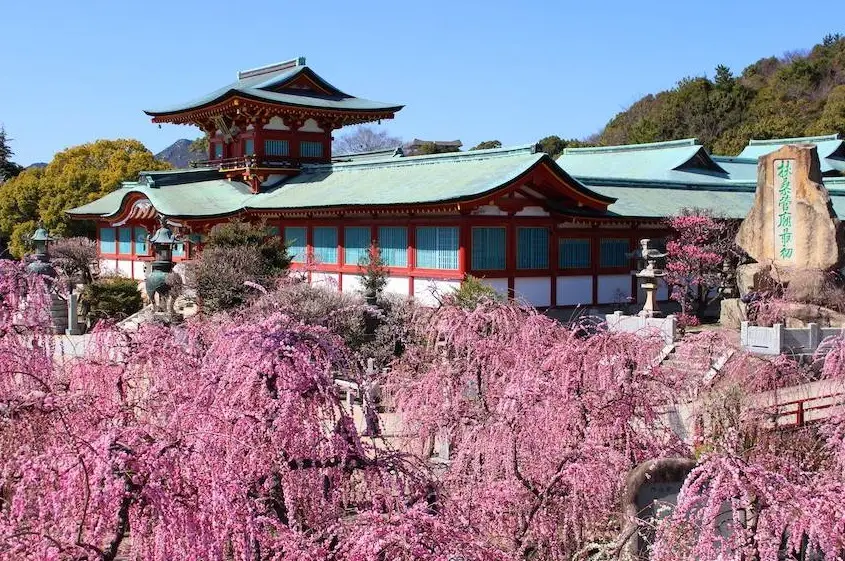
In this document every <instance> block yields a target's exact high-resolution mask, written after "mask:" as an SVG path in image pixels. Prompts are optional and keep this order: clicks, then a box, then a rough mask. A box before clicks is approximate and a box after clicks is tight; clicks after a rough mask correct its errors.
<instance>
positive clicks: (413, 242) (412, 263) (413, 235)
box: [408, 224, 417, 297]
mask: <svg viewBox="0 0 845 561" xmlns="http://www.w3.org/2000/svg"><path fill="white" fill-rule="evenodd" d="M416 248H417V228H416V227H415V226H414V225H413V224H409V225H408V296H411V297H413V296H414V269H416V268H417V252H416Z"/></svg>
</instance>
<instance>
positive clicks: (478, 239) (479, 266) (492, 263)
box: [472, 227, 505, 271]
mask: <svg viewBox="0 0 845 561" xmlns="http://www.w3.org/2000/svg"><path fill="white" fill-rule="evenodd" d="M472 268H473V270H475V271H501V270H503V269H504V268H505V229H504V228H502V227H496V228H473V229H472Z"/></svg>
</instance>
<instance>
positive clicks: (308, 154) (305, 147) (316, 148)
mask: <svg viewBox="0 0 845 561" xmlns="http://www.w3.org/2000/svg"><path fill="white" fill-rule="evenodd" d="M299 156H300V157H301V158H322V157H323V143H322V142H314V141H312V140H303V141H302V142H300V143H299Z"/></svg>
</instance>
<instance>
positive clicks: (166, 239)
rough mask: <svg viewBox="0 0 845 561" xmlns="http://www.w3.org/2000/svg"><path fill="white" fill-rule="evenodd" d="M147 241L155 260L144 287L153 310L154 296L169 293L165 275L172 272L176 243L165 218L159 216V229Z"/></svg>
mask: <svg viewBox="0 0 845 561" xmlns="http://www.w3.org/2000/svg"><path fill="white" fill-rule="evenodd" d="M149 241H150V245H152V248H153V255H154V256H155V260H154V261H153V263H152V270H151V271H150V274H149V275H147V280H146V283H145V287H146V289H147V297H148V298H149V299H150V302H151V303H152V304H153V308H154V309H155V308H156V305H155V296H156V294H160V296H165V295H166V293H167V292H169V289H168V287H167V275H168V274H170V271H172V270H173V246H174V244H176V243H177V242H178V239H177V238H176V236H175V235H174V234H173V231H172V230H171V229H170V228H168V227H167V218H166V217H165V216H159V228H158V230H156V232H155V234H153V235H152V236H151V237H150V238H149Z"/></svg>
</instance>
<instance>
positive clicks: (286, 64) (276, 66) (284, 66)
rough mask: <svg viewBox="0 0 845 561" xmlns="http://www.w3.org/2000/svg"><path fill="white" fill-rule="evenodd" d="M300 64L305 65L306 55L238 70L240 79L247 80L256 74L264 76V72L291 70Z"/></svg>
mask: <svg viewBox="0 0 845 561" xmlns="http://www.w3.org/2000/svg"><path fill="white" fill-rule="evenodd" d="M298 66H305V57H304V56H300V57H296V58H292V59H290V60H283V61H282V62H274V63H273V64H268V65H266V66H259V67H258V68H250V69H249V70H241V71H239V72H238V80H245V79H247V78H254V77H255V76H263V75H264V74H274V73H276V72H281V71H283V70H290V69H291V68H296V67H298Z"/></svg>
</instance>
